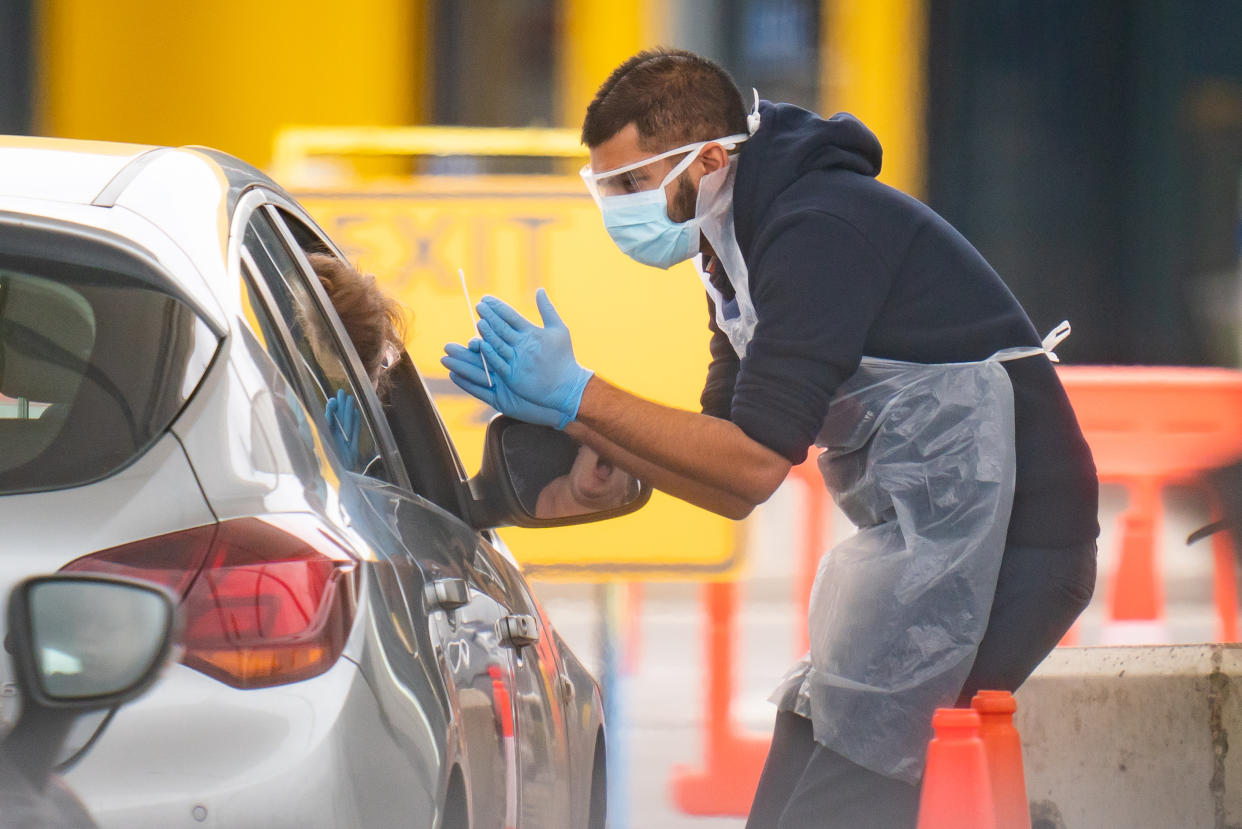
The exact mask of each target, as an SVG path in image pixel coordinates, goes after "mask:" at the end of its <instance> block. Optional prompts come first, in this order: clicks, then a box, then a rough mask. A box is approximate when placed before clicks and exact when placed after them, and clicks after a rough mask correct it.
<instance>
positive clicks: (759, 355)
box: [730, 211, 892, 464]
mask: <svg viewBox="0 0 1242 829" xmlns="http://www.w3.org/2000/svg"><path fill="white" fill-rule="evenodd" d="M765 231H766V232H765V233H764V234H763V237H764V238H762V239H760V240H757V241H758V245H759V246H760V248H761V250H760V254H759V256H758V258H757V259H756V261H755V262H754V265H753V266H752V267H751V269H750V290H751V301H752V302H753V303H754V306H755V311H756V313H757V315H758V323H757V324H756V326H755V333H754V337H753V338H752V339H751V342H750V345H749V346H748V347H747V351H746V358H745V359H744V360H742V361H741V366H740V368H739V370H738V373H737V379H736V385H735V387H734V392H733V404H732V410H731V414H730V419H731V420H732V421H733V422H734V423H736V424H737V425H738V426H739V427H741V429H742V431H744V432H745V433H746V434H747V435H749V436H750V437H751V438H752V439H754V440H756V441H758V442H759V443H762V444H763V445H764V446H767V447H768V448H770V449H772V450H773V451H775V452H778V453H780V454H781V455H783V456H785V457H786V458H788V459H789V461H790V462H791V463H795V464H797V463H801V462H802V461H804V460H806V456H807V450H808V449H809V448H810V446H811V444H812V443H814V441H815V436H816V435H817V434H818V433H819V430H820V427H821V425H822V424H823V421H824V416H825V415H826V414H827V412H828V401H829V399H830V398H831V397H832V395H833V393H834V392H835V391H836V389H837V387H838V386H839V385H841V383H842V382H843V381H844V380H845V379H846V378H847V377H849V376H850V375H851V374H853V373H854V372H855V371H856V370H857V368H858V363H859V360H860V359H861V358H862V354H863V347H864V343H865V342H866V339H867V333H868V331H869V330H870V328H871V325H872V323H873V322H874V321H875V319H876V317H877V316H878V314H879V312H880V308H881V306H882V305H883V303H884V300H885V297H886V296H887V294H888V291H889V287H890V285H891V282H892V271H891V269H890V268H889V267H887V266H886V265H885V264H884V262H883V260H882V258H881V256H880V255H879V252H878V251H877V250H876V249H875V247H874V246H873V245H872V244H871V242H870V241H869V240H868V239H867V238H866V237H865V236H864V235H863V234H862V233H861V232H860V231H859V230H858V229H857V228H856V227H855V226H854V225H853V224H851V223H849V222H848V221H846V220H845V219H842V218H840V217H838V216H834V215H831V214H829V213H825V212H821V211H799V212H797V213H795V214H792V215H790V216H789V217H788V218H786V219H783V220H780V222H779V223H778V224H776V225H774V226H773V227H771V228H769V229H765ZM769 240H770V241H769Z"/></svg>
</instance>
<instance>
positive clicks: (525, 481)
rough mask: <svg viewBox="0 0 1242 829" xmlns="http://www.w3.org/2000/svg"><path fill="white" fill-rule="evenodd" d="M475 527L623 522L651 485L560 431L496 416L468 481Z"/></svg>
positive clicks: (642, 501) (644, 499) (644, 498)
mask: <svg viewBox="0 0 1242 829" xmlns="http://www.w3.org/2000/svg"><path fill="white" fill-rule="evenodd" d="M470 491H471V495H472V497H473V499H474V501H473V506H474V508H473V509H472V519H473V523H474V524H475V526H476V527H480V528H482V527H498V526H502V525H505V524H514V525H516V526H519V527H559V526H565V525H569V524H584V523H588V522H591V521H602V520H604V519H606V518H615V517H617V516H619V515H627V514H629V513H631V512H634V511H635V510H637V509H639V508H640V507H641V506H643V504H645V503H647V501H648V500H650V498H651V486H650V485H649V484H646V483H644V482H643V481H640V480H638V479H637V478H635V477H633V476H632V475H630V474H629V473H627V472H625V471H624V470H622V469H621V468H620V467H618V466H615V465H614V464H613V463H612V462H611V461H610V460H609V459H608V458H605V457H601V456H600V455H599V454H598V453H596V452H595V450H593V449H592V448H591V447H589V446H585V445H583V444H580V443H578V442H577V441H576V440H574V439H573V438H571V437H570V436H568V435H566V434H565V433H564V432H558V431H557V430H555V429H553V428H551V427H548V426H536V425H534V424H531V423H523V422H522V421H520V420H515V419H514V418H511V417H507V416H505V415H499V416H497V417H495V418H493V419H492V420H491V422H489V423H488V424H487V434H486V436H485V438H484V446H483V464H482V466H481V468H480V470H479V474H478V475H476V476H475V477H474V478H472V479H471V480H470Z"/></svg>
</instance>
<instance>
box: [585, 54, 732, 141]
mask: <svg viewBox="0 0 1242 829" xmlns="http://www.w3.org/2000/svg"><path fill="white" fill-rule="evenodd" d="M630 123H633V124H634V126H635V127H636V128H637V129H638V145H639V146H640V147H641V148H642V149H644V150H650V151H653V152H660V151H663V150H667V149H671V148H673V147H677V146H680V145H682V144H691V143H693V142H695V141H711V140H712V139H713V138H723V137H725V136H726V135H736V134H738V133H745V132H746V108H745V106H744V105H743V103H742V94H741V93H740V92H739V91H738V89H737V85H736V84H734V83H733V78H731V77H729V73H728V72H726V71H725V70H724V69H722V68H721V67H720V66H718V65H717V64H715V63H713V62H712V61H710V60H708V59H707V58H704V57H700V56H699V55H696V54H694V53H693V52H687V51H685V50H684V49H664V48H658V49H649V50H645V51H642V52H639V53H638V54H637V55H635V56H634V57H632V58H630V59H629V60H627V61H626V62H625V63H623V64H621V65H620V66H618V67H617V68H616V69H614V70H612V74H611V75H609V76H608V80H606V81H604V83H603V85H602V86H600V88H599V91H598V92H596V93H595V98H594V100H592V101H591V103H590V105H589V106H588V107H587V111H586V118H585V119H584V120H583V122H582V143H583V144H586V145H587V146H588V147H598V146H599V145H600V144H603V143H604V142H605V141H607V140H608V139H610V138H612V137H613V136H614V135H616V134H617V133H618V132H620V131H621V130H622V129H623V128H624V127H625V125H626V124H630Z"/></svg>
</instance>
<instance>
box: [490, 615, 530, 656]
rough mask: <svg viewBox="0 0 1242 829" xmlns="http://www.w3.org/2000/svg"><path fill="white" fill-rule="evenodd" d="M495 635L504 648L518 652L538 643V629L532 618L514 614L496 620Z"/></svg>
mask: <svg viewBox="0 0 1242 829" xmlns="http://www.w3.org/2000/svg"><path fill="white" fill-rule="evenodd" d="M496 635H497V636H498V637H499V638H500V644H501V645H503V646H504V647H506V648H514V649H518V650H520V649H521V648H524V647H526V646H527V645H533V644H535V643H536V642H538V641H539V627H538V626H537V625H536V624H535V617H534V616H528V615H526V614H525V613H514V614H513V615H511V616H503V617H501V618H500V619H499V620H497V622H496Z"/></svg>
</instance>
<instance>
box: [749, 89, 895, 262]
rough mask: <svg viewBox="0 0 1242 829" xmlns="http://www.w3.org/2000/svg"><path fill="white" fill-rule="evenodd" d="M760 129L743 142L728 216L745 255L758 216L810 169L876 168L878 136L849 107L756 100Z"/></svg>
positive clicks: (865, 171) (874, 171)
mask: <svg viewBox="0 0 1242 829" xmlns="http://www.w3.org/2000/svg"><path fill="white" fill-rule="evenodd" d="M759 114H760V118H761V120H760V123H759V129H758V130H757V131H756V132H755V134H754V135H752V136H751V137H750V140H748V141H747V142H746V143H745V144H743V145H742V151H741V158H740V159H739V161H738V169H737V181H736V182H735V183H734V186H733V211H734V213H733V222H734V228H735V230H736V231H737V241H738V246H739V247H741V249H742V251H743V253H745V254H746V256H747V258H749V257H750V246H751V242H752V241H753V240H754V238H755V230H756V227H757V225H758V224H759V222H760V221H761V220H762V219H763V217H764V216H765V215H767V213H768V209H769V208H770V207H771V206H772V203H773V202H774V201H776V199H777V197H778V196H780V194H781V193H783V192H784V191H785V190H786V189H787V188H788V187H789V186H790V185H792V184H793V183H794V182H796V181H798V180H799V179H800V178H802V176H804V175H805V174H806V173H809V172H812V171H815V170H830V169H837V170H847V171H849V172H853V173H859V174H860V175H865V176H872V177H874V176H877V175H879V173H880V157H881V150H880V141H879V139H877V138H876V137H875V133H873V132H872V131H871V130H869V129H867V127H866V126H864V125H863V123H862V122H861V121H859V120H858V119H857V118H855V117H854V116H853V115H850V114H849V113H845V112H840V113H837V114H836V115H834V116H832V117H831V118H828V119H826V120H825V119H823V118H820V117H819V116H818V115H816V114H815V113H813V112H808V111H807V110H805V109H802V108H801V107H796V106H794V105H793V104H774V103H771V102H770V101H760V102H759Z"/></svg>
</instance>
